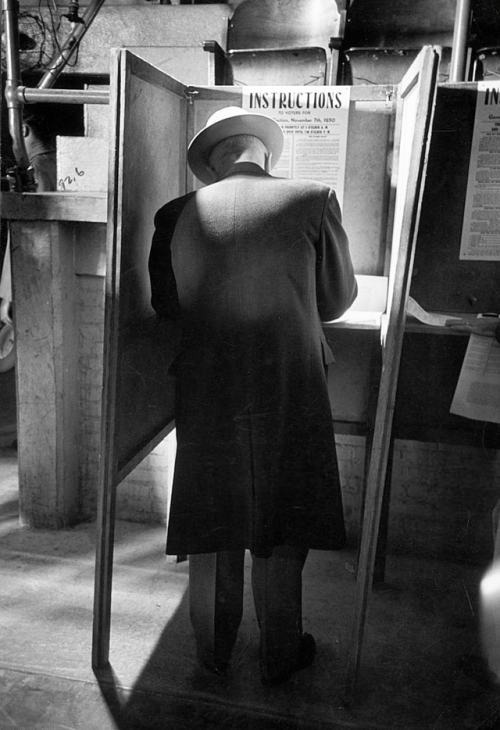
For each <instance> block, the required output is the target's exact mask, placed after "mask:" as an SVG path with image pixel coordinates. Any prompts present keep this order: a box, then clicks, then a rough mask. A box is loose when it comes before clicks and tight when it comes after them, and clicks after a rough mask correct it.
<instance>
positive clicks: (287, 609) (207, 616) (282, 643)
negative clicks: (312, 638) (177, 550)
mask: <svg viewBox="0 0 500 730" xmlns="http://www.w3.org/2000/svg"><path fill="white" fill-rule="evenodd" d="M307 553H308V550H307V548H296V547H289V546H287V545H282V546H279V547H276V548H275V549H274V550H273V554H272V556H271V557H270V558H256V557H254V556H252V592H253V599H254V605H255V611H256V615H257V621H258V624H259V628H260V662H261V669H262V671H263V672H266V673H267V672H269V673H271V674H275V673H278V672H280V671H283V670H285V671H286V670H287V668H288V667H290V666H293V665H294V663H295V662H296V661H297V657H298V651H299V645H300V639H301V636H302V569H303V567H304V564H305V561H306V558H307ZM244 560H245V552H244V551H243V550H241V551H229V552H219V553H204V554H201V555H190V556H189V608H190V617H191V623H192V625H193V629H194V633H195V637H196V643H197V647H198V654H199V657H200V659H201V661H202V662H203V663H205V664H207V665H209V666H216V667H223V666H225V665H227V663H228V662H229V659H230V657H231V652H232V649H233V647H234V644H235V642H236V637H237V634H238V629H239V626H240V623H241V619H242V616H243V586H244Z"/></svg>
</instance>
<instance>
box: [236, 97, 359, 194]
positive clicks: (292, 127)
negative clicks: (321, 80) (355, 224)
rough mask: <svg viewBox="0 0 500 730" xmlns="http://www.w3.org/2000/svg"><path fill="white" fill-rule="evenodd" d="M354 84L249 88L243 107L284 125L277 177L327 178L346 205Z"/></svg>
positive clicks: (325, 180) (275, 172)
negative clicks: (348, 137) (348, 146)
mask: <svg viewBox="0 0 500 730" xmlns="http://www.w3.org/2000/svg"><path fill="white" fill-rule="evenodd" d="M350 88H351V87H349V86H322V87H310V86H280V87H271V86H263V87H252V86H247V87H244V88H243V99H242V106H243V109H246V111H252V112H257V113H259V114H267V115H268V116H270V117H272V118H273V119H275V120H276V121H277V122H278V123H279V124H280V126H281V128H282V129H283V132H284V135H285V146H284V148H283V154H282V156H281V159H280V161H279V162H278V164H277V165H276V167H275V168H274V169H273V175H276V176H277V177H293V178H302V179H304V180H318V181H319V182H324V183H326V184H327V185H330V186H331V187H332V188H334V190H335V192H336V194H337V198H338V201H339V203H340V206H341V207H342V203H343V199H344V178H345V163H346V149H347V132H348V124H349V100H350Z"/></svg>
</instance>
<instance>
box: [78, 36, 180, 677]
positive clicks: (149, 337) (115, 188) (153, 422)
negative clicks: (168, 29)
mask: <svg viewBox="0 0 500 730" xmlns="http://www.w3.org/2000/svg"><path fill="white" fill-rule="evenodd" d="M138 100H140V103H137V102H138ZM186 106H187V100H186V96H185V87H184V86H182V85H181V84H179V82H177V81H176V80H175V79H171V78H170V77H168V76H166V75H165V74H164V73H163V72H161V71H159V70H158V69H156V68H154V67H153V66H151V65H150V64H148V63H147V62H145V61H143V60H142V59H140V58H137V57H135V56H134V55H133V54H131V53H129V52H127V51H124V50H122V51H117V52H115V53H114V54H113V75H112V84H111V115H112V116H111V119H112V120H113V125H114V129H113V131H112V134H111V135H110V139H111V149H110V178H109V213H108V217H109V220H110V223H111V225H109V226H108V239H107V264H106V311H105V336H104V342H105V348H104V381H103V411H102V439H101V468H100V475H99V500H98V518H97V523H98V535H97V553H96V574H95V599H94V633H93V645H92V662H93V666H94V667H96V668H98V667H102V666H104V665H105V664H107V662H108V659H109V641H110V625H111V593H112V575H113V547H114V545H113V543H114V519H115V502H116V487H117V484H118V483H119V481H120V479H121V478H122V477H123V476H124V475H125V474H127V473H128V472H129V471H130V470H131V469H132V468H134V466H136V465H137V463H139V461H140V460H141V459H143V458H144V456H145V455H146V454H147V453H149V452H150V451H151V450H152V449H153V448H154V447H155V446H156V445H157V444H158V443H159V440H161V438H162V437H164V435H166V433H168V431H169V430H171V428H172V419H173V385H172V379H171V378H170V377H169V376H168V374H167V371H168V367H169V364H170V361H171V359H172V358H173V356H174V354H175V337H174V334H175V328H174V331H172V329H171V328H169V327H168V325H166V326H165V327H158V326H157V325H156V322H155V321H154V317H152V315H153V314H154V313H153V310H152V309H151V305H150V296H151V295H150V287H149V274H148V258H149V249H150V244H151V238H152V235H153V230H154V226H153V221H154V214H155V213H156V211H157V210H158V208H159V207H160V206H161V205H162V204H164V203H165V202H167V200H170V199H172V198H174V197H177V196H178V195H181V194H182V193H183V192H184V185H185V159H186ZM151 325H153V326H151ZM171 343H172V346H171Z"/></svg>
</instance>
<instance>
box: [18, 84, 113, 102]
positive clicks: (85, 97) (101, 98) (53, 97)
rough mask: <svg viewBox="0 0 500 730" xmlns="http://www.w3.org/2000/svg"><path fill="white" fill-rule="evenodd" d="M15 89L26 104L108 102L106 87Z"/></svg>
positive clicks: (25, 87)
mask: <svg viewBox="0 0 500 730" xmlns="http://www.w3.org/2000/svg"><path fill="white" fill-rule="evenodd" d="M16 91H17V93H18V95H19V98H20V99H22V101H23V102H24V103H26V104H35V103H38V102H43V103H44V104H45V103H54V104H109V91H108V90H106V89H103V90H99V89H92V90H87V89H33V88H31V87H28V86H18V87H17V89H16Z"/></svg>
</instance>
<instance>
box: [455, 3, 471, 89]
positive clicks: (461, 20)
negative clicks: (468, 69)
mask: <svg viewBox="0 0 500 730" xmlns="http://www.w3.org/2000/svg"><path fill="white" fill-rule="evenodd" d="M470 13H471V0H457V9H456V14H455V26H454V29H453V47H452V50H451V63H450V82H452V83H456V82H459V81H465V63H466V57H467V40H468V36H469V24H470Z"/></svg>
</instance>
